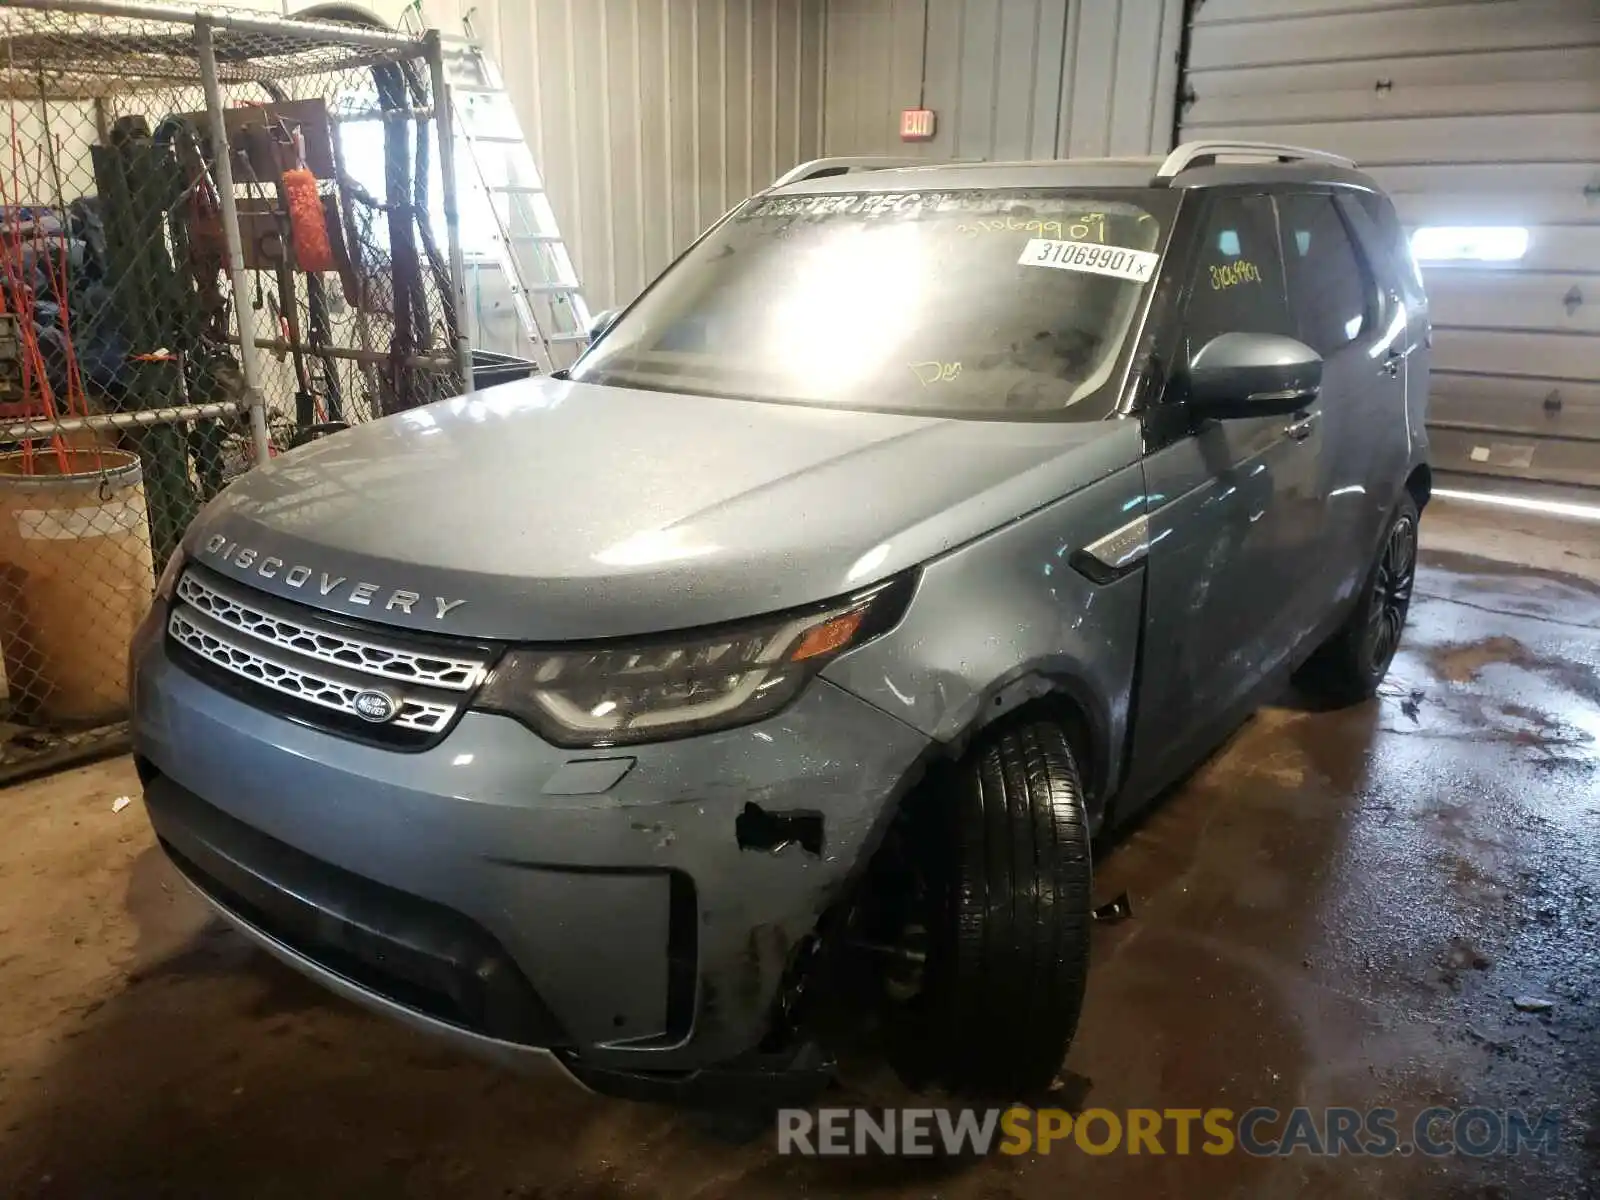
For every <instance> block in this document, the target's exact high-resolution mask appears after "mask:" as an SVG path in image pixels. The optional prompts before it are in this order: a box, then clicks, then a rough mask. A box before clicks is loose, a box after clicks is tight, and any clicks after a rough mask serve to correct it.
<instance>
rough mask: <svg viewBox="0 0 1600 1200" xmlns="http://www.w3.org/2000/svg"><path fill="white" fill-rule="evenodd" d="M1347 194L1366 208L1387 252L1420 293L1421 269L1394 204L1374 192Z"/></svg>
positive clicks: (1387, 198)
mask: <svg viewBox="0 0 1600 1200" xmlns="http://www.w3.org/2000/svg"><path fill="white" fill-rule="evenodd" d="M1345 194H1346V195H1347V196H1354V197H1355V198H1356V201H1357V203H1359V204H1360V205H1361V207H1362V208H1363V209H1365V210H1366V213H1367V216H1369V217H1371V218H1372V223H1373V224H1374V225H1376V226H1377V227H1378V232H1379V233H1380V234H1382V236H1383V241H1384V244H1385V245H1386V246H1387V247H1388V248H1389V253H1390V254H1391V255H1393V256H1394V261H1395V263H1396V264H1397V265H1398V267H1399V269H1400V270H1401V271H1402V272H1403V273H1404V275H1405V276H1406V278H1407V281H1408V282H1409V283H1410V284H1411V286H1412V287H1414V288H1415V289H1416V291H1417V293H1418V294H1419V295H1420V294H1421V292H1422V271H1421V270H1420V269H1419V268H1418V267H1417V260H1416V259H1415V258H1414V257H1413V256H1412V253H1411V243H1410V242H1409V241H1407V240H1406V231H1405V230H1404V229H1403V228H1401V226H1400V218H1399V217H1398V216H1397V215H1396V214H1395V211H1394V204H1393V202H1392V201H1390V199H1389V197H1387V196H1380V195H1377V194H1376V193H1375V192H1347V193H1345Z"/></svg>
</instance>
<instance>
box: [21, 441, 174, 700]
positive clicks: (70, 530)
mask: <svg viewBox="0 0 1600 1200" xmlns="http://www.w3.org/2000/svg"><path fill="white" fill-rule="evenodd" d="M66 465H67V469H66V471H65V472H63V471H62V469H61V461H60V460H59V459H58V458H57V456H56V455H55V453H54V452H52V451H36V452H35V453H34V454H33V455H32V456H31V457H25V456H24V455H23V454H22V453H20V452H12V453H8V454H0V599H3V601H4V603H3V605H0V607H3V608H4V610H5V612H4V619H3V620H0V636H3V637H4V639H5V646H4V651H5V664H6V676H7V683H8V685H9V692H10V699H11V702H12V704H13V706H14V707H15V708H16V709H17V711H18V715H19V716H20V717H23V718H24V719H36V720H39V721H44V722H51V723H66V724H72V723H92V722H101V721H108V720H114V719H116V718H118V717H122V716H125V715H126V713H127V684H126V663H127V656H128V643H129V642H130V641H131V640H132V638H133V631H134V628H135V627H136V626H137V625H138V623H139V621H140V620H141V619H142V618H143V617H144V614H145V612H146V611H147V610H148V609H149V607H150V597H151V595H152V593H153V592H154V590H155V566H154V562H153V560H152V558H151V554H150V523H149V514H148V511H147V508H146V505H145V494H144V473H143V471H142V470H141V468H140V465H139V458H138V456H137V455H135V454H130V453H128V452H127V451H126V450H98V451H97V450H68V451H66Z"/></svg>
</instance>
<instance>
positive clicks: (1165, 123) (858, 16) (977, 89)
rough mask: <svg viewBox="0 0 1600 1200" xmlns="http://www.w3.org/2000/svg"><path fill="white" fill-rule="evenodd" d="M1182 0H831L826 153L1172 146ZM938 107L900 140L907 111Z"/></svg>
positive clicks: (1064, 151) (1051, 152)
mask: <svg viewBox="0 0 1600 1200" xmlns="http://www.w3.org/2000/svg"><path fill="white" fill-rule="evenodd" d="M1181 12H1182V4H1181V2H1180V0H1079V2H1077V3H1068V0H829V4H828V30H827V60H826V61H827V84H828V86H827V93H826V96H825V107H824V116H823V146H824V149H825V150H826V152H827V153H829V154H905V155H917V156H922V157H927V158H983V159H991V160H992V159H1014V158H1055V157H1066V156H1085V155H1106V154H1145V153H1149V152H1150V151H1153V150H1166V149H1169V148H1170V146H1171V132H1172V113H1173V100H1174V97H1175V95H1176V91H1177V50H1178V40H1179V32H1180V26H1181ZM919 101H920V103H921V104H922V105H923V106H925V107H928V108H931V109H933V110H934V111H935V112H936V113H937V114H938V128H937V134H936V136H935V137H934V139H933V141H931V142H926V143H920V144H910V145H903V144H902V143H901V142H900V140H899V115H900V110H901V109H905V108H915V107H917V106H918V103H919Z"/></svg>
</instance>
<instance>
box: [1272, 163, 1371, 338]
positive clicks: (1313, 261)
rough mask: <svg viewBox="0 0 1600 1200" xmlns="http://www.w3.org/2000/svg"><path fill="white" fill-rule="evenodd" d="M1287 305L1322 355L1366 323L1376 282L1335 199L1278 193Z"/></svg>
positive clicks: (1354, 335) (1303, 334)
mask: <svg viewBox="0 0 1600 1200" xmlns="http://www.w3.org/2000/svg"><path fill="white" fill-rule="evenodd" d="M1278 219H1279V223H1280V225H1281V227H1282V229H1283V259H1284V265H1285V267H1286V268H1287V270H1288V275H1289V306H1290V307H1291V308H1292V309H1293V310H1294V315H1295V323H1296V326H1297V328H1298V334H1299V337H1300V340H1301V341H1302V342H1304V343H1305V344H1306V345H1308V346H1310V347H1311V348H1312V349H1313V350H1315V351H1316V352H1317V353H1318V354H1323V355H1327V354H1331V353H1333V352H1334V351H1335V350H1337V349H1339V348H1340V347H1341V346H1347V345H1349V344H1350V343H1351V342H1353V341H1354V340H1355V339H1356V338H1357V337H1358V336H1360V334H1361V331H1362V330H1363V329H1364V328H1365V327H1366V323H1367V320H1368V310H1369V309H1370V308H1371V296H1372V286H1371V284H1370V283H1369V281H1368V277H1367V272H1366V267H1365V266H1364V265H1363V263H1362V262H1361V260H1360V258H1359V257H1358V256H1357V254H1356V248H1355V244H1354V243H1353V242H1352V241H1351V238H1350V231H1349V230H1348V229H1346V228H1345V224H1344V218H1343V217H1341V216H1340V215H1339V210H1338V208H1337V207H1336V206H1335V205H1334V202H1333V197H1332V196H1326V195H1313V194H1311V193H1309V192H1302V193H1293V194H1289V195H1284V196H1279V197H1278Z"/></svg>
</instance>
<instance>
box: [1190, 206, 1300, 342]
mask: <svg viewBox="0 0 1600 1200" xmlns="http://www.w3.org/2000/svg"><path fill="white" fill-rule="evenodd" d="M1200 239H1201V240H1200V252H1199V257H1198V261H1197V263H1196V267H1195V273H1194V278H1193V280H1192V281H1191V284H1190V289H1189V310H1188V314H1187V316H1186V319H1185V329H1186V332H1187V333H1188V338H1189V354H1190V356H1191V357H1192V356H1193V355H1194V353H1195V352H1196V351H1197V350H1199V349H1200V347H1202V346H1204V345H1205V344H1206V343H1207V342H1209V341H1210V340H1211V339H1212V338H1214V337H1216V336H1217V335H1218V334H1219V333H1281V334H1287V335H1290V336H1292V335H1293V334H1294V326H1293V323H1292V321H1291V320H1290V317H1289V309H1288V305H1287V303H1286V302H1285V300H1284V287H1283V264H1282V262H1281V261H1280V260H1279V258H1278V235H1277V229H1276V226H1275V224H1274V221H1273V215H1272V200H1271V199H1270V198H1269V197H1267V196H1225V197H1218V198H1216V199H1214V200H1213V201H1212V202H1211V207H1210V210H1209V212H1208V213H1207V215H1206V218H1205V221H1204V224H1203V227H1202V229H1201V231H1200Z"/></svg>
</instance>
